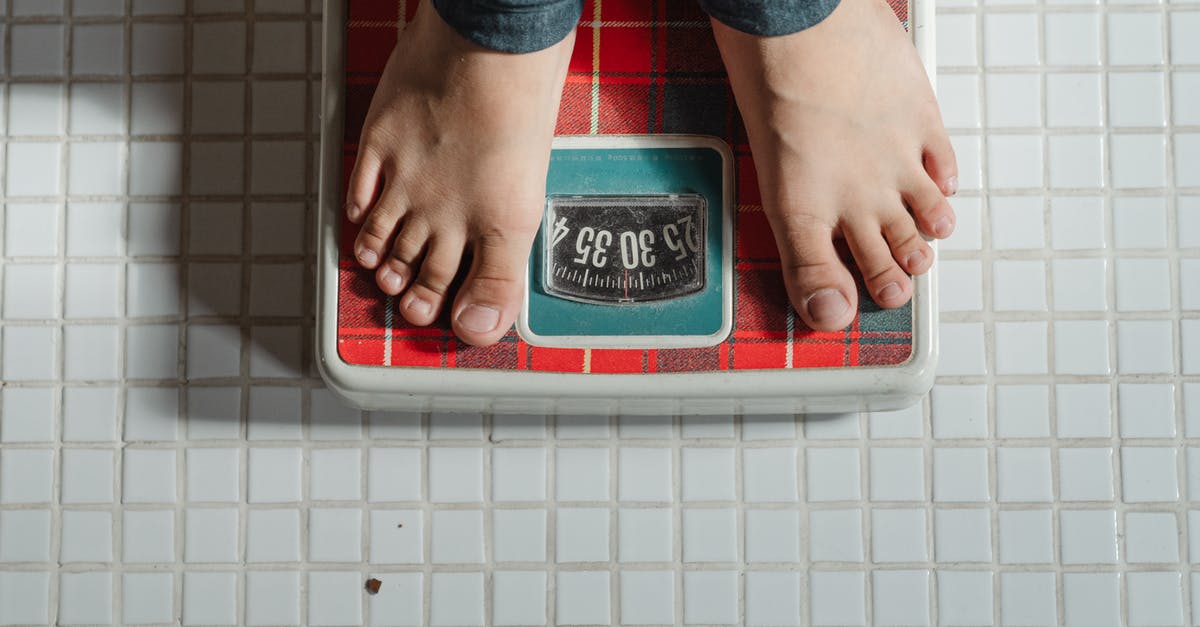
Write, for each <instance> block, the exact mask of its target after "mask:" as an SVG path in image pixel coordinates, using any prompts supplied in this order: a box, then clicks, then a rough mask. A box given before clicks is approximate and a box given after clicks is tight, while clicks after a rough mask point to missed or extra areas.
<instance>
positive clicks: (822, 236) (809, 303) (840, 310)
mask: <svg viewBox="0 0 1200 627" xmlns="http://www.w3.org/2000/svg"><path fill="white" fill-rule="evenodd" d="M779 248H780V254H781V257H782V258H783V283H784V285H785V286H786V287H787V292H788V298H789V299H790V300H791V302H792V306H793V307H795V308H796V312H797V313H799V314H800V318H801V319H802V320H803V321H804V323H805V324H807V325H808V326H809V327H810V328H812V329H814V330H817V331H838V330H841V329H844V328H846V327H847V326H848V325H849V324H850V323H851V322H853V321H854V315H855V313H856V312H857V311H858V309H857V302H858V301H857V290H856V289H855V287H854V279H853V277H851V276H850V272H849V271H848V270H847V269H846V266H845V264H844V263H842V260H841V258H840V257H838V254H837V250H836V249H835V248H834V247H833V231H832V229H830V228H829V227H827V226H824V225H817V224H809V225H806V226H804V227H802V228H798V229H792V230H789V231H787V232H785V233H784V234H783V236H782V237H780V238H779Z"/></svg>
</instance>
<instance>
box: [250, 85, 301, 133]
mask: <svg viewBox="0 0 1200 627" xmlns="http://www.w3.org/2000/svg"><path fill="white" fill-rule="evenodd" d="M251 88H252V90H253V92H252V93H253V98H252V101H253V111H252V114H251V129H252V130H253V132H255V133H301V132H303V131H304V121H305V120H304V101H305V97H306V96H305V84H304V82H302V81H268V80H258V81H254V82H253V83H252V84H251Z"/></svg>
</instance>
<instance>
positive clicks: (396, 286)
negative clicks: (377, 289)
mask: <svg viewBox="0 0 1200 627" xmlns="http://www.w3.org/2000/svg"><path fill="white" fill-rule="evenodd" d="M379 280H380V282H382V283H383V285H384V287H385V288H387V290H388V291H389V292H399V291H400V288H402V287H404V278H403V277H401V276H400V275H399V274H396V273H395V272H392V270H391V269H389V268H384V269H383V272H381V273H380V274H379Z"/></svg>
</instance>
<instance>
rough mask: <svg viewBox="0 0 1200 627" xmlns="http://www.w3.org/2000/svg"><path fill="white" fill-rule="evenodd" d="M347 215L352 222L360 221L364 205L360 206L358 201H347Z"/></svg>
mask: <svg viewBox="0 0 1200 627" xmlns="http://www.w3.org/2000/svg"><path fill="white" fill-rule="evenodd" d="M346 216H347V217H349V218H350V221H351V222H358V218H359V217H360V216H362V207H359V206H358V204H357V203H352V202H348V203H346Z"/></svg>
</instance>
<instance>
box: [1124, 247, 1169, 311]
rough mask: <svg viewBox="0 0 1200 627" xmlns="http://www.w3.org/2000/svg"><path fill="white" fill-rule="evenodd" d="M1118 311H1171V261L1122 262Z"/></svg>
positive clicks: (1126, 260)
mask: <svg viewBox="0 0 1200 627" xmlns="http://www.w3.org/2000/svg"><path fill="white" fill-rule="evenodd" d="M1116 277H1117V280H1116V283H1117V310H1118V311H1167V310H1169V309H1170V308H1171V267H1170V262H1169V260H1167V259H1131V258H1118V259H1117V263H1116Z"/></svg>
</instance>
